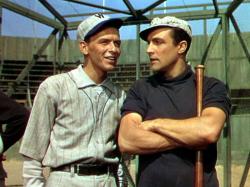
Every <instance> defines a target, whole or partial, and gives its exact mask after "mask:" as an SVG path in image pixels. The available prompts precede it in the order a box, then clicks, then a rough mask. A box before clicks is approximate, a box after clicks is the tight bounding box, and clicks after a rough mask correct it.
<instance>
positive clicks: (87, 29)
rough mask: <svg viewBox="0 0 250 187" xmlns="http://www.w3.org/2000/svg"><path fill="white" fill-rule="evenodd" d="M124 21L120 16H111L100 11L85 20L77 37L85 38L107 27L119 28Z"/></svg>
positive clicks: (80, 25)
mask: <svg viewBox="0 0 250 187" xmlns="http://www.w3.org/2000/svg"><path fill="white" fill-rule="evenodd" d="M122 24H123V21H122V20H121V19H119V18H110V17H109V16H107V15H104V14H101V13H98V14H94V15H92V16H90V17H88V18H87V19H85V20H83V21H82V22H81V23H80V24H79V26H78V28H77V39H78V40H85V39H87V38H88V37H90V36H92V35H94V34H95V33H97V32H98V31H100V30H101V29H103V28H105V27H114V28H117V29H119V28H120V27H121V26H122Z"/></svg>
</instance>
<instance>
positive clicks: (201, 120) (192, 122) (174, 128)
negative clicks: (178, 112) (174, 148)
mask: <svg viewBox="0 0 250 187" xmlns="http://www.w3.org/2000/svg"><path fill="white" fill-rule="evenodd" d="M224 121H225V114H224V113H223V112H222V111H221V110H220V109H216V108H209V109H205V110H204V112H203V116H201V117H193V118H188V119H183V120H175V119H156V120H151V121H146V122H143V123H142V127H143V128H144V129H147V130H150V131H152V132H156V133H159V134H161V135H163V136H165V137H168V138H171V139H173V140H174V141H176V142H178V143H179V144H181V145H182V146H185V147H189V148H195V147H201V146H206V145H208V144H211V143H215V142H216V141H217V140H218V138H219V135H220V132H221V130H222V128H223V125H224Z"/></svg>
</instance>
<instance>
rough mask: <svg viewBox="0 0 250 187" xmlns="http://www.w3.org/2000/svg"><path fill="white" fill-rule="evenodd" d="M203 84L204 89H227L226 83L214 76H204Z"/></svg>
mask: <svg viewBox="0 0 250 187" xmlns="http://www.w3.org/2000/svg"><path fill="white" fill-rule="evenodd" d="M204 86H205V89H207V90H211V89H220V90H221V89H222V90H225V91H227V88H226V85H225V84H224V83H223V82H222V81H221V80H219V79H217V78H214V77H207V76H206V77H205V79H204Z"/></svg>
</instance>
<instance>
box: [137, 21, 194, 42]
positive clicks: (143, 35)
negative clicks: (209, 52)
mask: <svg viewBox="0 0 250 187" xmlns="http://www.w3.org/2000/svg"><path fill="white" fill-rule="evenodd" d="M158 27H175V28H180V29H182V30H183V31H185V32H186V33H187V34H188V35H189V36H190V38H192V31H191V27H190V25H189V24H188V22H187V21H185V20H182V19H179V18H176V17H173V16H166V17H163V18H159V17H156V18H154V19H153V20H152V21H151V23H150V26H149V28H147V29H144V30H143V31H141V32H140V37H141V38H142V39H143V40H145V41H146V40H147V36H148V34H149V33H150V32H151V31H152V30H153V29H155V28H158Z"/></svg>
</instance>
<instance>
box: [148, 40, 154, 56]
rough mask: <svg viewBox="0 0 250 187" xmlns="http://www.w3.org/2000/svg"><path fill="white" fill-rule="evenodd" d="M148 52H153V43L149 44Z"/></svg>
mask: <svg viewBox="0 0 250 187" xmlns="http://www.w3.org/2000/svg"><path fill="white" fill-rule="evenodd" d="M147 53H148V54H151V53H153V46H152V43H149V44H148V48H147Z"/></svg>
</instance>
